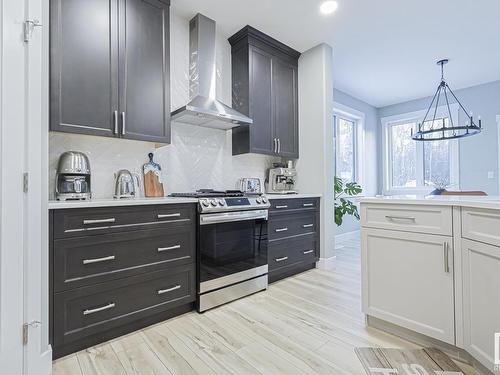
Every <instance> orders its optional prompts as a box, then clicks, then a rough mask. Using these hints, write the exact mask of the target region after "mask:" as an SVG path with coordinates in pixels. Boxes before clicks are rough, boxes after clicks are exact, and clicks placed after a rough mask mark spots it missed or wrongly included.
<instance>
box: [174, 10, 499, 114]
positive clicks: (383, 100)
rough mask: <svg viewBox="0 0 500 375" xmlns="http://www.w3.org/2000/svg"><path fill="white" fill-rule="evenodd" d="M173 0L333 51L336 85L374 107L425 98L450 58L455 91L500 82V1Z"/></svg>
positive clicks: (233, 26) (231, 25)
mask: <svg viewBox="0 0 500 375" xmlns="http://www.w3.org/2000/svg"><path fill="white" fill-rule="evenodd" d="M337 1H338V3H339V8H338V10H337V12H336V13H335V14H334V15H332V16H329V17H325V16H323V15H321V14H319V10H318V9H319V5H320V3H321V2H322V1H321V0H172V8H173V9H174V11H175V12H176V13H177V14H179V15H181V16H184V17H186V18H190V17H192V16H193V15H194V14H195V13H197V12H200V13H203V14H205V15H206V16H208V17H210V18H213V19H214V20H215V21H217V27H218V30H219V31H220V32H222V33H224V34H225V35H227V36H230V35H232V34H233V33H234V32H236V31H238V30H239V29H240V28H241V27H243V26H245V25H247V24H249V25H251V26H254V27H255V28H257V29H259V30H261V31H263V32H265V33H266V34H269V35H271V36H273V37H275V38H276V39H279V40H280V41H282V42H284V43H285V44H287V45H289V46H291V47H293V48H295V49H297V50H299V51H300V52H304V51H306V50H307V49H309V48H311V47H314V46H315V45H317V44H319V43H321V42H327V43H329V44H330V45H332V46H333V48H334V85H335V87H336V88H337V89H339V90H342V91H344V92H346V93H348V94H350V95H352V96H354V97H357V98H359V99H361V100H364V101H366V102H367V103H369V104H372V105H374V106H376V107H382V106H386V105H389V104H394V103H400V102H403V101H407V100H411V99H416V98H420V97H425V96H428V95H431V94H433V93H434V91H435V89H436V87H437V84H438V81H439V78H440V76H439V74H440V73H439V69H438V67H437V66H436V65H435V61H437V60H438V59H440V58H445V57H446V58H449V59H450V64H448V65H447V66H446V71H445V74H446V77H447V78H448V82H449V84H450V86H451V87H452V89H458V88H463V87H469V86H473V85H477V84H481V83H485V82H491V81H495V80H499V79H500V0H420V1H416V0H337Z"/></svg>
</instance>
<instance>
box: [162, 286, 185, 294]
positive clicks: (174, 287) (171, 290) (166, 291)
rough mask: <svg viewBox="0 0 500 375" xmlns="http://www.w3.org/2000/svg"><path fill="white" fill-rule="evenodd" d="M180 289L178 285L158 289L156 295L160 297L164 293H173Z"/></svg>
mask: <svg viewBox="0 0 500 375" xmlns="http://www.w3.org/2000/svg"><path fill="white" fill-rule="evenodd" d="M180 288H181V286H180V285H176V286H173V287H172V288H168V289H160V290H159V291H158V292H157V293H158V295H161V294H165V293H168V292H173V291H174V290H177V289H180Z"/></svg>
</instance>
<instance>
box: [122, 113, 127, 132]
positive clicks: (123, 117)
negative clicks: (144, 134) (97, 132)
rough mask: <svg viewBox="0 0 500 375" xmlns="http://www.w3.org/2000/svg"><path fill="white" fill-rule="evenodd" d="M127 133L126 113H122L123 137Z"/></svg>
mask: <svg viewBox="0 0 500 375" xmlns="http://www.w3.org/2000/svg"><path fill="white" fill-rule="evenodd" d="M126 133H127V131H126V128H125V112H122V135H125V134H126Z"/></svg>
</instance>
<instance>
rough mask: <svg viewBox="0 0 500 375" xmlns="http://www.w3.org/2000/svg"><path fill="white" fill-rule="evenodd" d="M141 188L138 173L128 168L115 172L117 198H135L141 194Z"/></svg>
mask: <svg viewBox="0 0 500 375" xmlns="http://www.w3.org/2000/svg"><path fill="white" fill-rule="evenodd" d="M139 190H140V179H139V175H138V174H137V173H134V174H132V173H131V172H130V171H129V170H127V169H121V170H119V171H118V172H116V173H115V194H114V197H115V198H117V199H120V198H135V197H136V196H138V195H139Z"/></svg>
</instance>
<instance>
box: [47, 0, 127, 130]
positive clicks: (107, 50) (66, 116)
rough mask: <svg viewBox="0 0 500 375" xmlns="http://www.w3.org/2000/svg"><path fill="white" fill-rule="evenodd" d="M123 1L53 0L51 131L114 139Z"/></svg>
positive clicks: (51, 15)
mask: <svg viewBox="0 0 500 375" xmlns="http://www.w3.org/2000/svg"><path fill="white" fill-rule="evenodd" d="M117 1H118V0H51V8H50V62H51V65H50V72H51V74H50V76H51V79H50V129H51V130H56V131H64V132H70V133H83V134H92V135H103V136H114V125H113V124H114V118H113V117H114V116H113V115H114V111H115V110H118V70H117V69H118V53H117V51H118V39H117V36H118V28H117V25H118V24H117V15H118V12H117V10H118V8H117V7H118V3H117Z"/></svg>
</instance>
